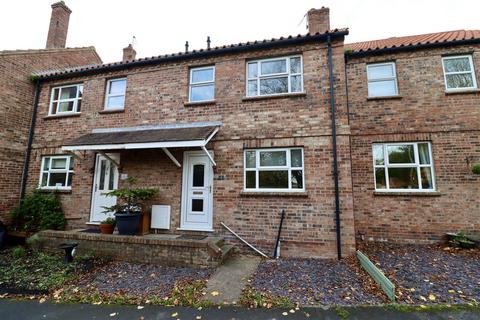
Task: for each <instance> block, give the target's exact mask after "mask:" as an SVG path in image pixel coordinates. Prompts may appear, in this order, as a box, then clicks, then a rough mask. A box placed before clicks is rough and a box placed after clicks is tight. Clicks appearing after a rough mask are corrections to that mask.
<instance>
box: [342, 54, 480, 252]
mask: <svg viewBox="0 0 480 320" xmlns="http://www.w3.org/2000/svg"><path fill="white" fill-rule="evenodd" d="M452 53H458V54H469V53H473V61H474V64H475V69H476V72H477V82H478V79H479V77H478V76H479V74H478V72H479V70H480V47H479V46H456V47H450V48H443V49H431V50H415V51H410V52H404V53H396V54H388V55H380V56H370V57H363V58H351V59H349V61H348V63H347V77H348V80H347V81H348V91H349V110H350V125H351V130H352V137H351V148H352V180H353V197H354V212H355V228H356V231H357V232H358V233H362V234H364V235H365V236H366V238H367V239H375V240H390V241H398V242H431V241H434V240H439V239H440V238H441V237H442V236H443V235H444V233H445V232H453V231H458V230H470V231H472V230H476V231H478V230H479V229H480V201H479V198H478V195H479V194H480V176H479V175H474V174H473V173H472V172H471V167H469V164H468V163H467V158H468V159H469V163H470V165H471V164H472V163H479V162H480V93H479V92H477V91H473V92H470V93H457V94H446V93H445V83H444V76H443V70H442V60H441V58H442V55H444V54H452ZM384 61H395V62H396V71H397V76H398V87H399V94H400V98H396V99H374V100H369V99H367V75H366V63H372V62H384ZM401 141H408V142H415V141H430V142H431V144H432V153H433V164H434V170H435V179H436V189H437V190H436V191H437V192H435V193H433V194H411V193H395V194H381V193H376V192H375V186H374V172H373V159H372V143H375V142H401Z"/></svg>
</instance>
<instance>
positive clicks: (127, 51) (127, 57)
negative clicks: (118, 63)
mask: <svg viewBox="0 0 480 320" xmlns="http://www.w3.org/2000/svg"><path fill="white" fill-rule="evenodd" d="M136 55H137V51H135V49H133V46H132V45H131V44H129V45H128V46H127V47H125V48H123V59H122V61H123V62H125V61H131V60H135V56H136Z"/></svg>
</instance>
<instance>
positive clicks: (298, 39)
mask: <svg viewBox="0 0 480 320" xmlns="http://www.w3.org/2000/svg"><path fill="white" fill-rule="evenodd" d="M346 35H348V28H343V29H333V30H328V31H325V32H324V33H319V32H317V33H315V34H309V33H307V34H305V35H300V34H299V35H297V36H293V35H290V36H287V37H280V38H272V39H264V40H256V41H248V42H243V43H242V42H240V43H237V44H230V45H223V46H217V47H214V48H210V49H199V50H192V51H188V52H178V53H172V54H166V55H159V56H153V57H147V58H140V59H136V60H130V61H125V62H113V63H106V64H98V65H88V66H80V67H77V68H69V69H62V70H44V71H39V72H35V73H34V74H35V75H37V76H39V79H41V80H42V79H58V78H67V77H72V76H77V75H85V74H95V73H101V72H105V71H112V70H122V69H128V68H133V67H137V66H141V65H153V64H160V63H164V62H171V61H179V60H187V59H195V58H202V57H211V56H217V55H221V54H226V53H233V52H242V51H248V50H259V49H266V48H271V47H276V46H283V45H294V44H300V43H305V42H310V41H326V40H327V38H328V37H331V38H336V37H344V36H346Z"/></svg>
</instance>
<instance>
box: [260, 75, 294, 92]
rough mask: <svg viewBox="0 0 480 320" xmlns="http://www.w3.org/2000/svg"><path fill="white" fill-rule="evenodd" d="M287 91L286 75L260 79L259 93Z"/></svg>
mask: <svg viewBox="0 0 480 320" xmlns="http://www.w3.org/2000/svg"><path fill="white" fill-rule="evenodd" d="M286 92H288V77H281V78H272V79H260V94H275V93H286Z"/></svg>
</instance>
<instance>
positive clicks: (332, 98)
mask: <svg viewBox="0 0 480 320" xmlns="http://www.w3.org/2000/svg"><path fill="white" fill-rule="evenodd" d="M327 47H328V73H329V76H330V113H331V114H332V152H333V180H334V182H335V221H336V231H337V256H338V259H341V258H342V242H341V237H340V195H339V190H338V159H337V125H336V119H335V96H334V85H333V59H332V41H331V39H330V35H328V37H327Z"/></svg>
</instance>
